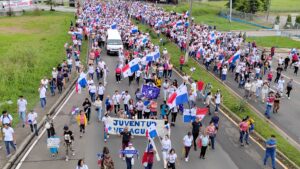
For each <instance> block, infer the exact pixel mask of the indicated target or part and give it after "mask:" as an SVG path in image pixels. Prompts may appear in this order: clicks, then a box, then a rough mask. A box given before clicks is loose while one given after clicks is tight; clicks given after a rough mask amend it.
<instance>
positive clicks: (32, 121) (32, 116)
mask: <svg viewBox="0 0 300 169" xmlns="http://www.w3.org/2000/svg"><path fill="white" fill-rule="evenodd" d="M37 117H38V115H37V113H36V112H35V111H33V110H31V111H30V112H29V113H28V115H27V122H28V124H29V126H30V129H31V132H32V133H33V132H34V133H35V135H36V136H38V129H37Z"/></svg>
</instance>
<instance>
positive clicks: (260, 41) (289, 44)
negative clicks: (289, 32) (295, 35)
mask: <svg viewBox="0 0 300 169" xmlns="http://www.w3.org/2000/svg"><path fill="white" fill-rule="evenodd" d="M247 41H251V42H252V41H255V42H256V44H257V45H258V46H263V47H272V46H275V47H278V48H290V49H291V48H298V49H299V48H300V42H299V41H295V40H293V39H291V38H288V37H280V36H265V37H248V38H247Z"/></svg>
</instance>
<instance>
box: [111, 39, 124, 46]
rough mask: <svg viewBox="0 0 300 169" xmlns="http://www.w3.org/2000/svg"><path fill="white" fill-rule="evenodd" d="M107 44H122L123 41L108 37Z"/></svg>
mask: <svg viewBox="0 0 300 169" xmlns="http://www.w3.org/2000/svg"><path fill="white" fill-rule="evenodd" d="M107 44H108V45H122V41H121V40H119V39H108V40H107Z"/></svg>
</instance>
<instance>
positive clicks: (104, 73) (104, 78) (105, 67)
mask: <svg viewBox="0 0 300 169" xmlns="http://www.w3.org/2000/svg"><path fill="white" fill-rule="evenodd" d="M108 72H109V71H108V68H107V66H106V65H104V69H103V85H104V86H106V84H107V74H108Z"/></svg>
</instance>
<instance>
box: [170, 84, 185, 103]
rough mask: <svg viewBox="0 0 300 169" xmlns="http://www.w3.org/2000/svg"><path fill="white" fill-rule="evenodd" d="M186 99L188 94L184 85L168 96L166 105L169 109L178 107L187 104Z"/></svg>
mask: <svg viewBox="0 0 300 169" xmlns="http://www.w3.org/2000/svg"><path fill="white" fill-rule="evenodd" d="M188 101H189V99H188V92H187V87H186V85H184V84H182V85H180V86H179V87H178V89H177V90H176V91H175V92H174V93H172V94H171V95H170V97H169V98H168V100H167V104H168V106H169V107H170V108H173V107H175V106H178V105H180V104H184V103H187V102H188Z"/></svg>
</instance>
